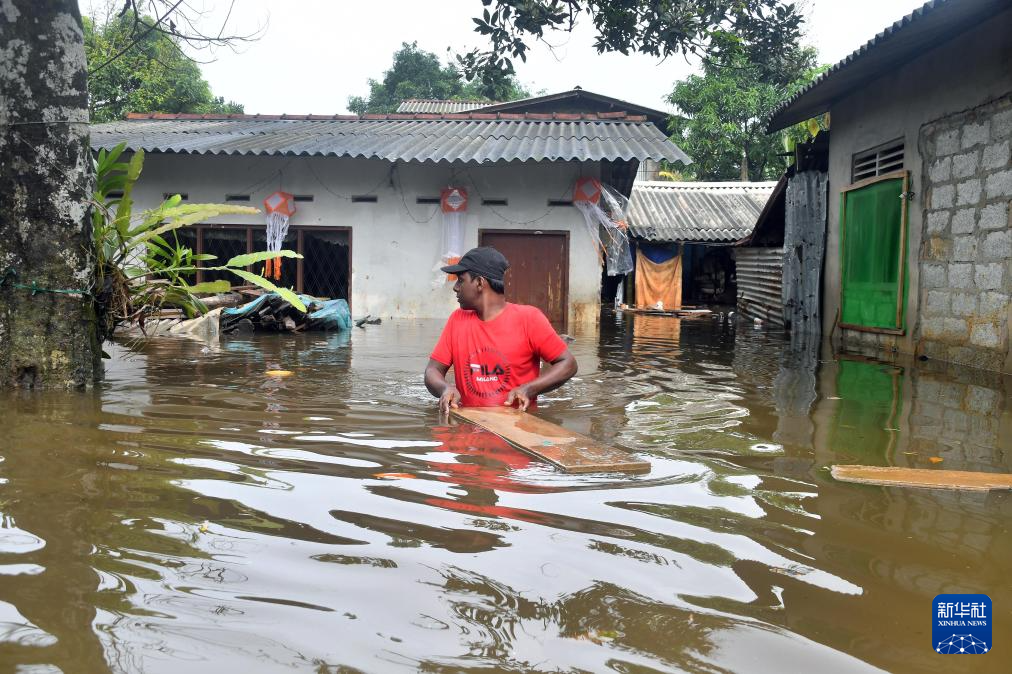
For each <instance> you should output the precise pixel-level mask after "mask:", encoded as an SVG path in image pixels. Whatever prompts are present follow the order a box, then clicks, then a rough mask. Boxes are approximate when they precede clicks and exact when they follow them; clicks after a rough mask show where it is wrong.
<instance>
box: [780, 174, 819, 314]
mask: <svg viewBox="0 0 1012 674" xmlns="http://www.w3.org/2000/svg"><path fill="white" fill-rule="evenodd" d="M828 183H829V178H828V175H827V174H826V173H821V172H819V171H803V172H801V173H798V174H797V175H794V176H792V177H791V178H790V180H788V182H787V195H786V203H785V208H784V258H783V307H784V316H783V320H784V323H785V324H786V325H787V326H789V327H790V329H791V331H792V332H795V331H804V332H813V333H818V332H821V331H822V260H823V257H825V252H826V205H827V196H826V189H827V186H828Z"/></svg>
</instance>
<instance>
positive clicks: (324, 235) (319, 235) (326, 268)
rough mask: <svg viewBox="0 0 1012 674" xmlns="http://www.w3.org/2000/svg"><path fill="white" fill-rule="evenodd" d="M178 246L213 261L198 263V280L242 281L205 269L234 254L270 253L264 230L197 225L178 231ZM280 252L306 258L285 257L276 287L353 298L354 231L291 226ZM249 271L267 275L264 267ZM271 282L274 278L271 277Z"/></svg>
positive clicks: (231, 275) (223, 273)
mask: <svg viewBox="0 0 1012 674" xmlns="http://www.w3.org/2000/svg"><path fill="white" fill-rule="evenodd" d="M176 237H177V239H178V241H179V243H180V244H182V245H185V246H187V247H189V248H190V249H191V250H193V251H194V252H197V253H206V254H211V255H214V256H215V257H216V259H214V260H208V261H206V262H200V263H199V267H200V268H201V269H200V270H199V271H198V272H197V279H196V280H197V282H201V281H215V280H218V279H223V280H227V281H229V282H232V283H236V282H238V279H237V278H236V277H235V276H234V275H233V274H231V273H229V272H220V271H210V270H204V269H203V267H213V266H219V265H223V264H225V262H227V261H228V260H229V258H232V257H234V256H236V255H242V254H243V253H251V252H253V251H257V250H266V249H267V235H266V228H264V227H245V226H239V225H236V226H231V225H197V226H195V227H186V228H183V229H179V230H176ZM282 248H286V249H288V250H294V251H295V252H297V253H300V254H302V256H303V257H302V259H301V260H299V259H293V258H282V259H281V280H280V281H277V280H274V283H275V284H277V285H279V286H282V287H285V288H294V289H295V291H296V292H299V293H305V294H307V295H312V296H313V297H329V298H334V299H336V298H341V299H345V300H350V295H351V287H350V278H351V273H350V272H351V231H350V230H348V229H347V228H325V227H290V228H289V230H288V234H287V235H286V236H285V240H284V242H283V243H282ZM250 271H255V272H257V273H263V271H264V270H263V267H262V266H261V265H258V266H257V268H251V269H250ZM272 280H273V279H272Z"/></svg>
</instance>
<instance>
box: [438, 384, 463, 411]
mask: <svg viewBox="0 0 1012 674" xmlns="http://www.w3.org/2000/svg"><path fill="white" fill-rule="evenodd" d="M458 407H460V391H458V390H457V387H455V386H452V385H450V384H447V385H446V389H445V390H444V391H443V395H441V396H439V413H440V414H444V415H445V414H449V413H450V408H453V409H457V408H458Z"/></svg>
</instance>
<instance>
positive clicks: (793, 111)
mask: <svg viewBox="0 0 1012 674" xmlns="http://www.w3.org/2000/svg"><path fill="white" fill-rule="evenodd" d="M1009 7H1012V0H931V1H930V2H927V3H925V4H924V5H922V6H921V7H919V8H917V9H915V10H914V11H913V12H911V13H910V14H908V15H906V16H904V17H903V18H902V19H900V20H899V21H897V22H895V23H894V24H893V25H891V26H889V27H887V28H886V29H885V30H883V31H882V32H881V33H879V34H878V35H876V36H875V37H873V38H872V39H871V40H869V41H868V42H867V43H865V44H864V46H862V47H861V48H860V49H858V50H857V51H855V52H854V53H852V54H850V55H849V56H848V57H847V58H845V59H843V60H842V61H840V62H839V63H837V64H836V65H834V66H833V67H832V68H830V69H829V70H827V71H826V72H824V73H823V74H822V75H821V76H819V77H818V78H817V79H816V80H815V81H814V82H812V83H811V84H809V85H808V86H807V87H805V88H803V89H802V90H801V91H799V92H798V93H796V94H795V95H794V96H792V97H791V98H789V99H787V100H786V101H784V102H783V103H782V104H781V105H780V107H778V108H777V109H776V110H775V111H774V113H773V115H772V116H771V117H770V123H769V125H768V130H769V131H776V130H778V129H783V128H784V127H787V126H790V125H791V124H796V123H798V122H803V121H805V120H806V119H811V118H812V117H815V116H816V115H820V114H822V113H824V112H826V111H827V110H828V109H829V107H830V105H831V104H832V103H833V102H834V101H835V100H837V99H839V98H841V97H842V96H845V95H847V94H848V93H850V92H851V91H853V90H855V89H857V88H858V87H860V86H862V85H863V84H866V83H868V82H870V81H871V80H873V79H875V78H877V77H879V76H881V75H884V74H885V73H887V72H889V70H891V69H894V68H896V67H898V66H900V65H902V64H904V63H906V62H907V61H910V60H911V59H913V58H915V57H917V56H920V55H921V54H923V53H924V52H926V51H928V50H930V49H933V48H935V47H937V46H938V45H940V44H942V43H944V42H946V41H947V40H949V39H951V38H953V37H955V36H956V35H958V34H959V33H961V32H962V31H964V30H966V29H967V28H969V27H971V26H973V25H975V24H977V23H980V22H981V21H983V20H984V19H986V18H987V17H988V16H992V15H994V14H996V13H998V12H1000V11H1003V10H1005V9H1008V8H1009Z"/></svg>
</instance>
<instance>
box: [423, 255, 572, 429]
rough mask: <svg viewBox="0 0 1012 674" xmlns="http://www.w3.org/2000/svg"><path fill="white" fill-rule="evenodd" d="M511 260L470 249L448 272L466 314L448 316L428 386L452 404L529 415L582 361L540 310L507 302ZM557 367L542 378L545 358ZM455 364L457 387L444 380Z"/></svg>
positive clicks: (444, 406)
mask: <svg viewBox="0 0 1012 674" xmlns="http://www.w3.org/2000/svg"><path fill="white" fill-rule="evenodd" d="M509 266H510V265H509V262H508V261H507V260H506V258H505V257H504V256H503V254H502V253H500V252H499V251H497V250H496V249H495V248H489V247H482V248H472V249H471V250H469V251H467V253H465V254H464V257H462V258H460V262H458V263H457V264H454V265H450V266H448V267H443V268H442V270H443V271H444V272H446V273H447V274H456V275H457V282H456V283H454V284H453V292H454V293H456V294H457V302H458V303H459V304H460V309H457V310H456V311H454V312H453V313H452V314H450V319H449V320H448V321H447V322H446V327H444V328H443V334H442V335H440V337H439V342H438V343H437V344H436V348H435V349H433V351H432V355H431V356H430V357H429V364H428V365H427V366H426V368H425V387H426V388H427V389H429V393H431V394H432V395H434V396H436V397H437V398H439V411H440V412H441V413H443V414H446V413H448V412H449V411H450V408H451V407H460V406H461V405H463V406H464V407H493V406H496V405H509V406H513V405H515V406H517V407H519V408H520V409H521V410H526V409H527V408H528V407H529V406H530V405H532V404H534V403H535V399H536V397H537V395H538V394H539V393H544V392H546V391H551V390H553V389H556V388H558V387H560V386H562V385H563V384H565V383H566V382H567V381H568V380H569V378H570V377H572V376H573V375H574V374H576V358H574V357H573V354H571V353H570V352H569V348H568V347H566V343H565V342H563V341H562V338H561V337H559V335H558V334H556V332H555V329H554V328H552V325H551V323H549V322H548V319H547V318H545V315H544V314H543V313H541V310H540V309H538V308H537V307H531V306H527V305H524V304H513V303H511V302H507V301H506V296H505V295H504V292H505V288H504V286H503V276H504V274H505V273H506V269H507V268H509ZM542 360H545V361H547V362H549V363H551V364H552V366H551V367H550V368H548V370H546V371H545V372H544V373H543V374H542V373H541V361H542ZM450 367H453V379H454V384H451V383H449V382H447V381H446V372H447V371H448V370H449V369H450Z"/></svg>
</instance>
